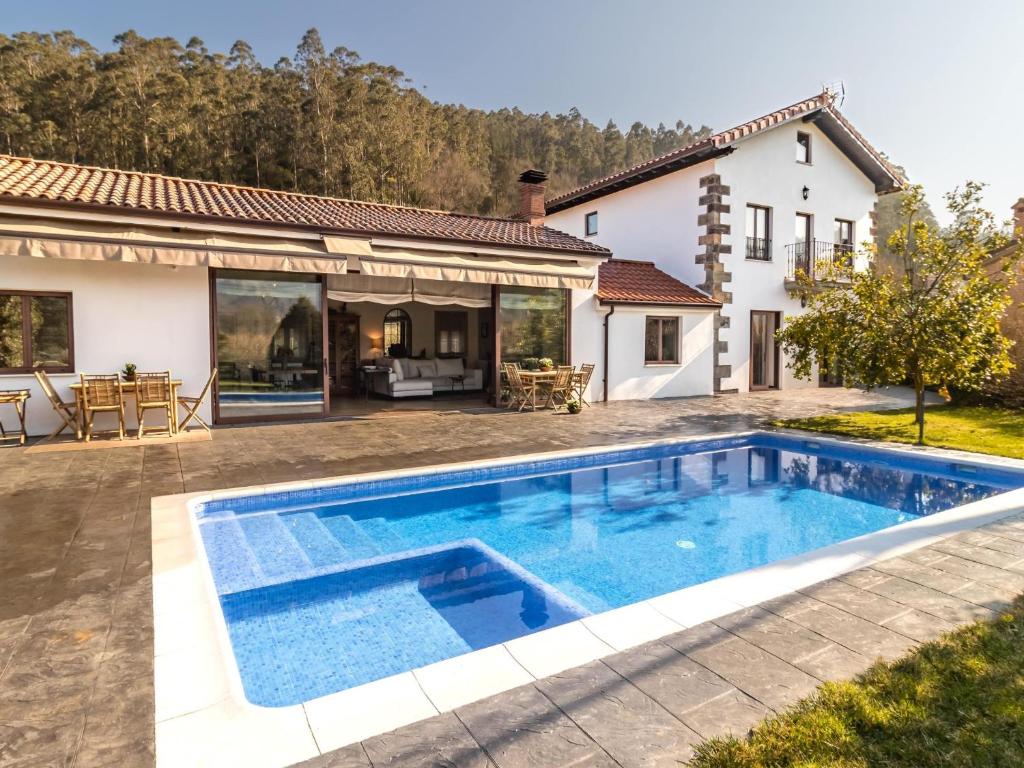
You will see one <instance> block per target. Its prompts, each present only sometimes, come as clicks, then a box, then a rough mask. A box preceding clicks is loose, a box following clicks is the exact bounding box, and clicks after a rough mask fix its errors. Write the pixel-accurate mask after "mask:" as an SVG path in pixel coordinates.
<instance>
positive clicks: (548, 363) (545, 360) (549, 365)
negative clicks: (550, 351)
mask: <svg viewBox="0 0 1024 768" xmlns="http://www.w3.org/2000/svg"><path fill="white" fill-rule="evenodd" d="M537 364H538V365H539V366H540V369H541V370H542V371H550V370H552V369H554V367H555V361H554V360H552V359H551V358H550V357H542V358H541V359H540V360H538V361H537Z"/></svg>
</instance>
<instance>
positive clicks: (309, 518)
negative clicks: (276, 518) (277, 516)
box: [281, 512, 352, 568]
mask: <svg viewBox="0 0 1024 768" xmlns="http://www.w3.org/2000/svg"><path fill="white" fill-rule="evenodd" d="M281 520H282V521H283V522H284V524H285V527H287V528H288V531H289V532H290V533H291V535H292V537H293V538H294V539H295V541H297V542H298V544H299V546H300V547H301V548H302V551H303V552H305V553H306V557H308V558H309V561H310V562H311V563H312V564H313V565H314V566H315V567H317V568H323V567H325V566H329V565H336V564H339V563H344V562H345V561H346V560H350V559H352V557H351V555H350V554H349V553H348V550H346V549H345V547H343V546H342V545H341V543H340V542H339V541H338V540H337V539H336V538H334V535H333V534H332V533H331V531H330V530H329V529H328V528H327V526H325V525H324V524H323V521H322V520H321V519H320V518H319V517H318V516H317V514H316V513H315V512H293V513H291V514H287V515H281Z"/></svg>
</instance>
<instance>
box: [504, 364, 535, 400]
mask: <svg viewBox="0 0 1024 768" xmlns="http://www.w3.org/2000/svg"><path fill="white" fill-rule="evenodd" d="M502 365H503V366H504V368H505V375H506V376H508V385H509V398H508V407H509V408H515V407H516V406H517V405H518V406H519V411H520V412H522V410H523V408H525V407H526V406H527V405H530V404H531V403H534V402H535V400H534V396H535V395H536V392H537V387H536V385H535V384H527V383H526V382H524V381H523V377H522V376H520V375H519V366H518V365H516V364H515V363H503V364H502ZM534 407H536V405H534Z"/></svg>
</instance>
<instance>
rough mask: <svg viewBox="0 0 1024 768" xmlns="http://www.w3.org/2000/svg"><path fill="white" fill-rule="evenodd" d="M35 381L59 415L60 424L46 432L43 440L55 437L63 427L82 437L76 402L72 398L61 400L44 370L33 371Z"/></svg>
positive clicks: (77, 437)
mask: <svg viewBox="0 0 1024 768" xmlns="http://www.w3.org/2000/svg"><path fill="white" fill-rule="evenodd" d="M35 375H36V381H38V382H39V388H40V389H42V390H43V394H45V395H46V399H47V400H49V401H50V405H52V406H53V410H54V411H55V412H56V413H57V416H58V417H60V422H61V423H60V426H58V427H57V428H56V429H55V430H53V432H51V433H50V434H48V435H47V436H46V437H45V438H44V440H49V439H50V438H53V437H56V436H57V435H59V434H60V433H61V432H63V431H64V430H65V429H70V430H71V431H72V432H74V433H75V438H76V439H78V440H81V439H82V425H81V423H80V422H79V421H78V402H77V401H75V400H72V401H70V402H68V401H65V400H62V399H61V397H60V395H58V394H57V389H56V388H55V387H54V386H53V382H52V381H50V377H49V376H47V375H46V372H45V371H35Z"/></svg>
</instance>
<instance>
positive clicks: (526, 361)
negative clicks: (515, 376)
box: [523, 357, 540, 371]
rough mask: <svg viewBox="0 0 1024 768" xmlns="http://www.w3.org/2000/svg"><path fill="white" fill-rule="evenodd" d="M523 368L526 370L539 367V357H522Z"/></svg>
mask: <svg viewBox="0 0 1024 768" xmlns="http://www.w3.org/2000/svg"><path fill="white" fill-rule="evenodd" d="M523 368H525V369H526V370H527V371H536V370H537V369H538V368H540V358H539V357H524V358H523Z"/></svg>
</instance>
